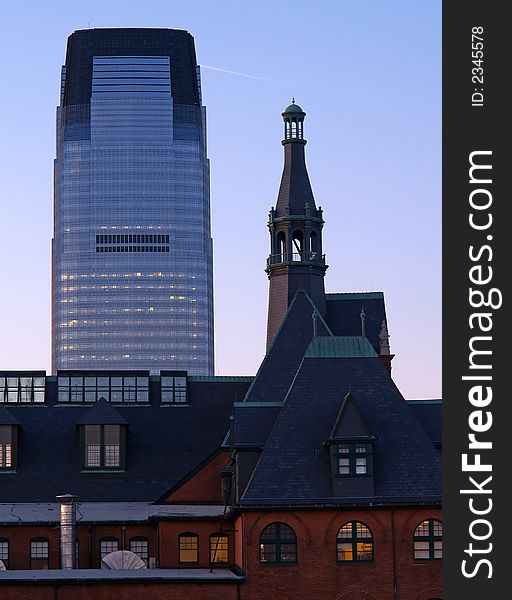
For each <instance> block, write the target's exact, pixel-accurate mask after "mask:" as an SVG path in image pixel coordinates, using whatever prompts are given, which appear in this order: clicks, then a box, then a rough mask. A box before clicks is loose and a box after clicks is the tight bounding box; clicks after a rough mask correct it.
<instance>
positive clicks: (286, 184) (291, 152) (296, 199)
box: [275, 140, 316, 217]
mask: <svg viewBox="0 0 512 600" xmlns="http://www.w3.org/2000/svg"><path fill="white" fill-rule="evenodd" d="M304 145H305V143H304V141H302V140H294V141H289V142H287V143H286V144H285V145H284V167H283V174H282V175H281V184H280V186H279V192H278V195H277V202H276V213H275V215H276V217H286V216H289V215H303V214H304V206H305V205H306V204H309V208H310V210H311V213H312V214H313V215H315V216H316V205H315V199H314V197H313V191H312V189H311V183H310V181H309V175H308V171H307V169H306V159H305V153H304Z"/></svg>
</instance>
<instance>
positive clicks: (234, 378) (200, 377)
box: [188, 375, 254, 383]
mask: <svg viewBox="0 0 512 600" xmlns="http://www.w3.org/2000/svg"><path fill="white" fill-rule="evenodd" d="M253 379H254V375H191V376H190V377H188V380H189V381H192V382H194V381H210V382H212V383H222V382H226V381H227V382H229V381H252V380H253Z"/></svg>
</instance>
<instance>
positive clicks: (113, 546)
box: [100, 537, 119, 561]
mask: <svg viewBox="0 0 512 600" xmlns="http://www.w3.org/2000/svg"><path fill="white" fill-rule="evenodd" d="M118 550H119V540H118V539H117V538H115V537H103V538H101V540H100V561H101V559H102V558H104V557H105V556H107V554H110V553H111V552H117V551H118Z"/></svg>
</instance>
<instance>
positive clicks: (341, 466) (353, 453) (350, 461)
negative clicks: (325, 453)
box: [337, 442, 372, 476]
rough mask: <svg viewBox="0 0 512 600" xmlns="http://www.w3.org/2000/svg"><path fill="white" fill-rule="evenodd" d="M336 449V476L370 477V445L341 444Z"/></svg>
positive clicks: (357, 443) (356, 443)
mask: <svg viewBox="0 0 512 600" xmlns="http://www.w3.org/2000/svg"><path fill="white" fill-rule="evenodd" d="M337 449H338V475H342V476H343V475H348V476H354V475H356V476H357V475H371V453H372V452H371V444H366V443H359V442H350V443H343V444H338V445H337Z"/></svg>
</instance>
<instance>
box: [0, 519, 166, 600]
mask: <svg viewBox="0 0 512 600" xmlns="http://www.w3.org/2000/svg"><path fill="white" fill-rule="evenodd" d="M123 530H124V531H123ZM91 531H92V535H91V542H92V545H91V548H92V551H91V552H90V551H89V546H90V544H89V528H88V526H87V525H84V526H78V527H77V529H76V537H77V539H78V541H79V552H78V554H79V566H80V568H81V569H98V568H99V567H100V562H101V561H100V539H101V538H102V537H116V538H117V539H118V540H119V549H120V550H122V549H123V539H124V549H125V550H129V549H130V538H131V537H137V536H142V537H147V538H148V543H149V556H155V557H157V556H158V555H157V552H158V542H157V524H156V523H155V524H149V525H94V526H92V527H91ZM35 537H44V538H47V539H48V540H49V550H50V552H49V554H50V563H49V568H50V569H60V548H59V545H60V528H59V525H58V524H55V525H11V526H8V527H6V526H2V527H0V538H6V539H8V540H9V569H30V560H29V558H30V540H31V539H32V538H35ZM89 558H91V561H90V560H89ZM0 597H1V595H0Z"/></svg>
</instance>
